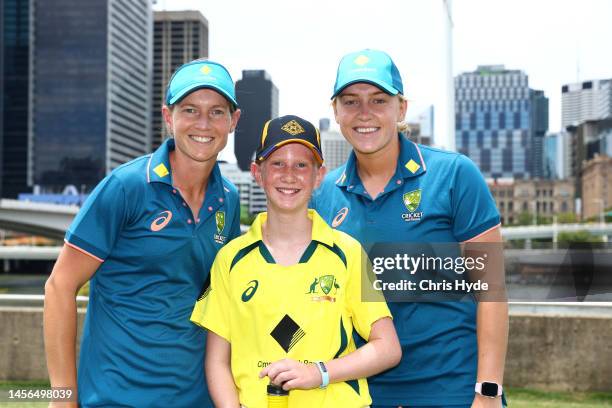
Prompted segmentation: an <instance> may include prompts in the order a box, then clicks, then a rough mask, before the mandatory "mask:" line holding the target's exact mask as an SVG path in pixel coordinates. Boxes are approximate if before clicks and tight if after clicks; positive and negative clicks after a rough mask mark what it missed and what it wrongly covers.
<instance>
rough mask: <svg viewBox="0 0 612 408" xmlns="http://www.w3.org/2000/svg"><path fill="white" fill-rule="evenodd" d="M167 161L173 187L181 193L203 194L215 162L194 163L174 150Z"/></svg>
mask: <svg viewBox="0 0 612 408" xmlns="http://www.w3.org/2000/svg"><path fill="white" fill-rule="evenodd" d="M169 160H170V166H171V167H172V182H173V184H174V186H176V187H178V188H179V189H180V190H181V192H183V193H188V194H196V195H197V194H199V193H203V191H204V190H205V189H206V185H207V184H208V179H209V177H210V173H211V172H212V170H213V167H214V166H215V163H216V160H212V159H211V160H207V161H205V162H196V161H194V160H191V159H189V158H187V157H185V156H184V155H183V154H180V153H178V152H176V150H174V151H171V152H170V155H169Z"/></svg>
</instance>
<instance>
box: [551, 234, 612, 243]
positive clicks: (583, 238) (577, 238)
mask: <svg viewBox="0 0 612 408" xmlns="http://www.w3.org/2000/svg"><path fill="white" fill-rule="evenodd" d="M557 241H558V242H603V239H602V237H599V236H597V235H593V234H591V233H590V232H588V231H576V232H560V233H559V235H558V236H557Z"/></svg>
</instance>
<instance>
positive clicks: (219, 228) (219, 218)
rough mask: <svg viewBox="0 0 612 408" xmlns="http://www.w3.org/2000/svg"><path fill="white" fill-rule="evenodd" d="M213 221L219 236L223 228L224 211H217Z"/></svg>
mask: <svg viewBox="0 0 612 408" xmlns="http://www.w3.org/2000/svg"><path fill="white" fill-rule="evenodd" d="M215 221H216V222H217V233H218V234H220V233H222V232H223V229H224V228H225V211H217V213H216V214H215Z"/></svg>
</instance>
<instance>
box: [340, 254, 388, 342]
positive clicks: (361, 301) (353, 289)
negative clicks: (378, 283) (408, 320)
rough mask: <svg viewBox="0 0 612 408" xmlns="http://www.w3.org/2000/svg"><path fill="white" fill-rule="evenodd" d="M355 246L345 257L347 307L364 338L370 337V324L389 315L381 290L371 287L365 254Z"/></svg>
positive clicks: (358, 331) (369, 270)
mask: <svg viewBox="0 0 612 408" xmlns="http://www.w3.org/2000/svg"><path fill="white" fill-rule="evenodd" d="M356 246H357V248H356V249H355V250H354V251H352V252H351V254H352V256H350V257H349V259H347V266H348V268H349V278H348V284H347V294H346V297H347V307H348V310H349V313H350V314H351V317H352V320H353V325H354V326H355V329H356V330H357V333H359V335H360V336H361V337H362V338H364V339H368V338H369V337H370V330H371V329H372V324H373V323H374V322H376V321H377V320H379V319H381V318H383V317H391V312H390V311H389V308H388V307H387V303H386V302H385V298H384V295H383V293H382V292H380V291H375V290H374V289H373V287H372V282H373V278H372V276H371V273H372V269H371V267H370V261H369V259H368V256H367V254H366V253H365V251H364V250H363V249H362V248H361V246H360V245H358V244H356Z"/></svg>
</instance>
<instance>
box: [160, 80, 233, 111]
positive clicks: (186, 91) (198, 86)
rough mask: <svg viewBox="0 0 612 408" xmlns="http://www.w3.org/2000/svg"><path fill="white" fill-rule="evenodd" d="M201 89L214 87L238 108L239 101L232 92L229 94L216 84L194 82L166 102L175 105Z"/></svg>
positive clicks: (214, 89) (213, 88)
mask: <svg viewBox="0 0 612 408" xmlns="http://www.w3.org/2000/svg"><path fill="white" fill-rule="evenodd" d="M199 89H212V90H213V91H216V92H217V93H219V94H221V96H223V97H224V98H225V99H227V100H228V102H229V103H231V104H232V105H233V106H234V108H238V102H236V100H235V99H234V98H232V96H231V95H230V94H228V93H227V92H225V91H224V90H223V89H222V88H221V87H218V86H214V85H210V84H207V85H202V84H198V83H196V84H193V85H190V86H187V87H185V88H183V89H181V91H180V92H178V93H177V94H176V95H174V96H173V97H172V99H170V100H169V101H166V103H167V104H168V105H174V104H175V103H178V102H180V101H181V99H183V98H184V97H186V96H187V95H189V94H190V93H192V92H195V91H197V90H199Z"/></svg>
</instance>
